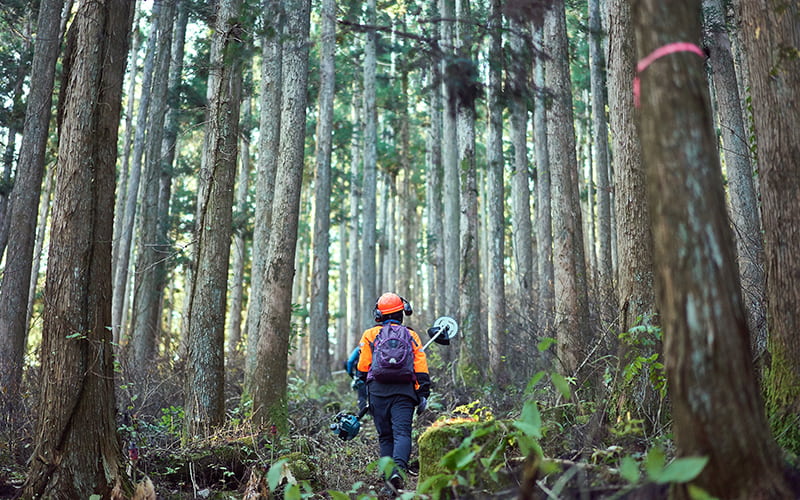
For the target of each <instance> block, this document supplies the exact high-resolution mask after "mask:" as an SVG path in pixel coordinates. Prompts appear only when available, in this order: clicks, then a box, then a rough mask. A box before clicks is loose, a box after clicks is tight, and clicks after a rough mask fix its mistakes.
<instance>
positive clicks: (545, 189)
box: [533, 26, 556, 334]
mask: <svg viewBox="0 0 800 500" xmlns="http://www.w3.org/2000/svg"><path fill="white" fill-rule="evenodd" d="M543 31H544V27H543V26H542V27H536V28H535V30H534V45H535V47H536V51H537V52H536V54H537V55H536V59H535V68H534V86H535V88H536V95H535V96H534V99H533V106H534V111H533V135H534V147H535V151H534V154H535V156H536V240H537V242H538V247H539V252H538V256H537V257H538V258H537V263H536V268H537V269H538V273H539V315H538V316H539V318H538V326H539V330H540V331H542V332H550V330H551V329H552V328H553V326H554V322H555V307H556V305H555V300H556V297H555V288H554V281H555V278H554V277H553V273H554V269H553V225H552V221H553V219H552V213H553V212H552V197H551V187H552V186H551V183H550V176H551V172H550V170H551V169H550V148H549V147H548V145H547V96H546V94H545V91H544V87H545V56H544V42H543V39H544V37H543ZM548 334H549V333H548Z"/></svg>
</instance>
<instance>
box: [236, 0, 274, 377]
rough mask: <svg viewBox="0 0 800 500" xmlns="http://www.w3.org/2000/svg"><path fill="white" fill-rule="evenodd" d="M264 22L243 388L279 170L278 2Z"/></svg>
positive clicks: (254, 343) (267, 7)
mask: <svg viewBox="0 0 800 500" xmlns="http://www.w3.org/2000/svg"><path fill="white" fill-rule="evenodd" d="M262 5H263V9H262V10H263V12H264V19H265V23H268V24H267V26H265V27H264V34H263V35H262V37H261V82H260V84H259V95H260V115H259V132H260V134H259V142H258V164H257V165H256V206H255V214H254V223H253V259H252V267H251V269H250V296H249V303H248V307H247V353H246V357H245V386H246V387H247V390H250V387H249V386H250V383H249V381H250V379H251V377H252V376H253V371H254V370H255V365H256V352H257V351H258V336H259V332H260V331H261V328H260V324H259V323H260V320H261V309H262V305H263V303H264V290H263V289H264V286H263V283H264V273H265V272H266V267H267V247H268V246H269V236H270V232H271V227H272V201H273V198H274V192H275V172H276V171H277V169H278V140H279V135H278V134H279V131H280V130H281V127H280V124H281V85H282V82H283V76H282V72H283V69H282V67H283V62H282V56H281V52H282V50H283V49H282V38H283V34H282V33H283V6H282V3H281V2H280V1H279V0H264V1H263V4H262Z"/></svg>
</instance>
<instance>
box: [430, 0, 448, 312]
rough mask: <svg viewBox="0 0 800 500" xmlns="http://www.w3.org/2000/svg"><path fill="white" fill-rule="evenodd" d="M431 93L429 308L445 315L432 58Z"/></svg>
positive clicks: (438, 105)
mask: <svg viewBox="0 0 800 500" xmlns="http://www.w3.org/2000/svg"><path fill="white" fill-rule="evenodd" d="M437 5H438V0H432V1H431V2H430V4H429V6H430V13H431V16H432V17H436V16H437V15H438V13H439V9H438V7H437ZM429 71H430V80H429V82H430V85H431V92H430V93H429V94H428V113H429V114H430V124H429V127H428V134H427V136H426V145H427V147H426V148H425V151H426V157H425V158H426V161H425V163H426V166H427V168H426V172H427V186H426V189H425V207H426V208H427V210H428V232H427V250H428V271H429V274H428V276H429V278H428V283H429V286H430V289H429V290H428V294H427V295H428V297H427V299H428V300H427V303H426V309H427V311H428V313H429V315H430V316H431V317H438V316H439V315H441V314H445V309H444V305H445V298H444V297H445V279H444V278H445V275H444V260H445V258H444V252H445V249H444V248H445V247H444V225H443V223H442V218H443V213H444V205H443V204H442V194H443V187H442V101H443V100H442V90H443V87H442V85H440V84H439V82H440V81H441V77H442V70H441V63H440V61H438V60H433V61H431V66H430V69H429Z"/></svg>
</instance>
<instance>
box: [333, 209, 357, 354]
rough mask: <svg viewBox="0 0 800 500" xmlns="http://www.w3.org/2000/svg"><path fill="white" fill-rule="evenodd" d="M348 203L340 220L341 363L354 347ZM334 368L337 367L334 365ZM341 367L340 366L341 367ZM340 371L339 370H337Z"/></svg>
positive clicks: (338, 351)
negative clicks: (348, 301) (348, 304)
mask: <svg viewBox="0 0 800 500" xmlns="http://www.w3.org/2000/svg"><path fill="white" fill-rule="evenodd" d="M345 204H346V201H343V205H342V213H341V215H340V217H341V218H340V219H339V259H340V260H339V290H338V291H339V297H338V307H339V317H338V318H337V320H336V353H335V355H336V358H335V361H337V362H340V361H343V360H346V359H347V357H348V356H349V355H350V351H351V349H353V345H354V344H351V343H350V325H349V324H348V322H347V319H348V314H349V312H350V311H349V310H348V307H347V299H348V291H349V290H350V280H349V275H348V273H349V262H350V250H349V248H348V245H347V243H348V241H349V235H348V234H347V221H346V216H345V215H344V213H345V207H346V205H345ZM333 366H334V367H336V366H337V365H336V364H334V365H333ZM339 366H340V365H339ZM337 369H338V368H337Z"/></svg>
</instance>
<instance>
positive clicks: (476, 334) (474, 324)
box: [454, 0, 489, 380]
mask: <svg viewBox="0 0 800 500" xmlns="http://www.w3.org/2000/svg"><path fill="white" fill-rule="evenodd" d="M456 19H457V20H458V21H459V22H458V24H457V26H458V28H457V32H458V34H457V37H456V38H457V39H458V46H459V48H458V49H457V50H458V52H459V53H460V55H461V57H460V58H459V59H460V62H459V64H458V65H457V68H458V74H457V75H454V76H456V77H457V78H458V79H459V80H460V81H459V84H460V86H461V88H462V91H461V93H460V94H459V95H458V97H457V102H456V128H457V130H458V170H459V172H458V173H459V186H460V194H459V199H460V206H461V210H460V213H461V214H463V217H461V218H460V228H461V233H460V241H461V244H460V252H461V257H460V262H461V264H460V269H461V271H460V273H461V274H460V275H459V280H458V297H459V307H458V313H459V318H460V319H459V321H460V323H459V325H460V327H461V329H460V330H459V331H460V332H463V336H464V342H463V344H462V345H461V350H460V359H459V365H460V366H461V367H469V368H470V369H473V370H477V372H476V375H477V376H478V380H482V377H483V376H485V375H486V371H487V362H488V359H489V353H488V348H487V343H488V339H487V338H486V330H485V329H484V328H483V321H482V315H483V311H482V308H481V294H480V292H481V288H480V258H479V251H478V244H479V242H478V186H477V171H476V160H475V100H476V98H477V91H476V88H475V86H476V85H477V82H476V80H477V78H478V75H477V67H476V66H475V65H476V62H475V61H474V60H473V54H472V52H473V48H472V33H471V25H470V22H469V21H470V19H471V13H470V10H469V3H468V1H467V0H457V1H456ZM465 87H466V89H465Z"/></svg>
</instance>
